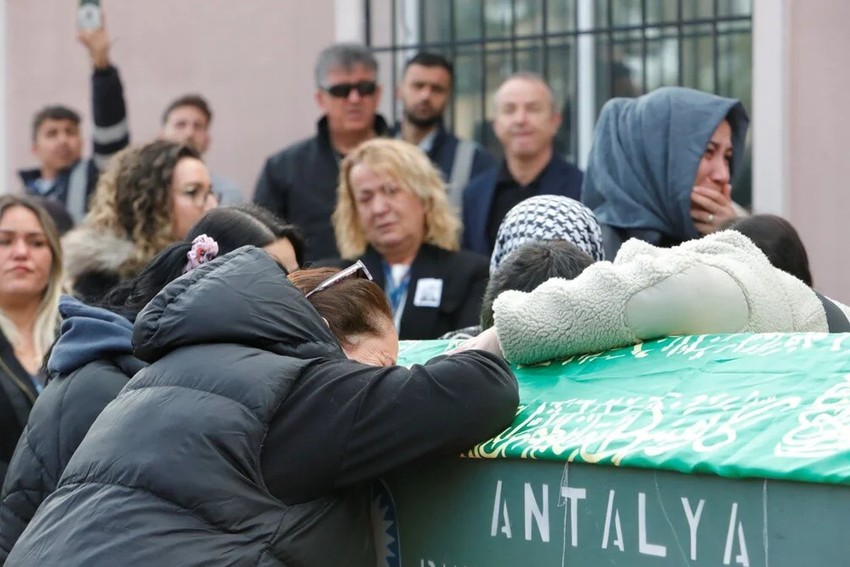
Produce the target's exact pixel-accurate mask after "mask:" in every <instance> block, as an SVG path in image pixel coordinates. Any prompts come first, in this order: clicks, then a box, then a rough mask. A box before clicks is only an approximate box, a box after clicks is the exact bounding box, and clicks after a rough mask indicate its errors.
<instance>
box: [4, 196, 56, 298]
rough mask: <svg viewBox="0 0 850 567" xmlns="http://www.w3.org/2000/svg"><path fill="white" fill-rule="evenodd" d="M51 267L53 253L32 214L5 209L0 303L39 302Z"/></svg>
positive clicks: (14, 207)
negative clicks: (16, 301)
mask: <svg viewBox="0 0 850 567" xmlns="http://www.w3.org/2000/svg"><path fill="white" fill-rule="evenodd" d="M52 265H53V251H52V250H51V249H50V244H49V242H48V240H47V235H46V234H45V233H44V229H43V228H42V226H41V223H40V222H39V220H38V217H37V216H36V215H35V213H33V212H32V211H31V210H29V209H28V208H26V207H20V206H13V207H9V208H8V209H6V212H4V213H3V217H2V218H0V300H2V301H6V300H9V299H15V300H20V299H23V298H32V299H34V300H36V301H39V300H41V297H42V296H43V295H44V291H45V290H46V289H47V284H48V282H49V281H50V268H51V267H52Z"/></svg>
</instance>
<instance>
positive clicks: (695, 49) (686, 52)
mask: <svg viewBox="0 0 850 567" xmlns="http://www.w3.org/2000/svg"><path fill="white" fill-rule="evenodd" d="M682 57H683V59H682V69H683V71H684V75H685V76H684V77H682V84H683V85H684V86H686V87H692V88H695V89H700V90H703V91H708V92H714V64H713V58H714V47H713V43H712V40H711V26H710V25H705V24H700V25H690V26H685V27H684V29H683V37H682Z"/></svg>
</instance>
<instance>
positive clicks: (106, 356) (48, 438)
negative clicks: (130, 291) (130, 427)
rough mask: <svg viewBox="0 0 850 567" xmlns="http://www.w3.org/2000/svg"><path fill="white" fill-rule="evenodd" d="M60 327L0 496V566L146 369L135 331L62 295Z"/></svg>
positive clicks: (124, 322)
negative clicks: (96, 426) (104, 415)
mask: <svg viewBox="0 0 850 567" xmlns="http://www.w3.org/2000/svg"><path fill="white" fill-rule="evenodd" d="M59 312H60V313H61V315H62V319H63V321H62V329H61V334H60V337H59V339H58V340H57V342H56V344H55V345H54V346H53V349H52V351H51V353H50V359H49V362H48V365H47V369H48V372H49V374H50V376H51V380H50V382H48V384H47V387H46V388H45V389H44V391H43V392H42V394H41V395H40V396H39V398H38V401H37V403H36V404H35V406H34V407H33V410H32V412H31V413H30V418H29V423H28V424H27V427H26V429H24V433H23V435H22V436H21V439H20V440H19V442H18V447H17V449H16V450H15V456H14V458H13V460H12V464H11V466H10V467H9V472H8V474H7V476H6V482H5V483H4V484H3V490H2V497H0V565H2V564H3V562H4V561H5V560H6V556H7V555H8V553H9V551H10V550H11V549H12V547H13V546H14V545H15V542H16V541H17V540H18V538H19V537H20V536H21V533H23V531H24V529H25V528H26V527H27V524H28V523H29V521H30V520H31V519H32V517H33V515H34V514H35V511H36V510H37V509H38V507H39V506H40V505H41V503H42V502H43V501H44V499H45V498H47V496H48V495H50V494H51V493H52V492H53V491H54V490H56V485H57V483H58V482H59V478H60V477H61V476H62V473H63V472H64V470H65V467H66V466H67V464H68V461H69V460H70V459H71V455H73V454H74V451H75V450H76V449H77V447H78V446H79V445H80V442H81V441H82V440H83V437H85V435H86V433H87V432H88V430H89V428H90V427H91V424H92V423H94V420H95V419H96V418H97V416H98V415H100V412H101V411H103V408H105V407H106V405H107V404H108V403H109V402H111V401H112V400H114V399H115V397H116V396H117V395H118V392H120V391H121V388H123V387H124V386H125V385H126V384H127V381H128V380H129V379H130V378H131V377H132V376H133V375H134V374H135V373H136V372H138V371H139V370H140V369H141V368H143V367H144V363H143V362H142V361H141V360H139V359H137V358H135V357H134V356H133V355H132V352H133V345H132V343H131V338H132V331H133V326H132V325H131V324H130V322H129V321H128V320H127V319H125V318H123V317H120V316H118V315H116V314H114V313H111V312H109V311H107V310H105V309H98V308H95V307H89V306H87V305H85V304H84V303H81V302H79V301H77V300H76V299H74V298H72V297H69V296H63V297H62V299H61V300H60V302H59Z"/></svg>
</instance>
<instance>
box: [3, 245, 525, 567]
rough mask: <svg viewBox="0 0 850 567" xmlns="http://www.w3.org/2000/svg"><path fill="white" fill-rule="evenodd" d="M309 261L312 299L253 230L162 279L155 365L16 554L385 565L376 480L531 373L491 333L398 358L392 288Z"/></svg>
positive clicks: (478, 432) (497, 411) (153, 342)
mask: <svg viewBox="0 0 850 567" xmlns="http://www.w3.org/2000/svg"><path fill="white" fill-rule="evenodd" d="M331 273H333V272H332V270H331V271H330V272H329V273H328V274H327V275H329V274H331ZM320 275H322V276H323V277H324V276H325V275H326V273H321V274H320ZM309 277H310V274H309V273H307V276H306V279H304V278H302V279H300V280H299V282H298V285H299V286H301V287H302V289H304V290H306V289H312V290H313V293H312V294H311V296H310V300H309V301H308V300H306V299H305V297H304V295H303V294H302V292H301V291H299V289H298V288H296V287H294V286H293V285H292V284H291V283H290V282H289V281H287V279H286V277H285V273H284V271H283V270H282V269H281V268H280V266H279V265H278V264H276V263H275V262H274V261H273V260H272V259H271V257H270V256H268V255H267V254H266V253H264V252H262V251H260V250H257V249H255V248H250V247H249V248H243V249H240V250H238V251H236V252H234V253H231V254H228V255H227V256H224V257H222V258H218V259H216V260H214V261H212V262H210V263H208V264H205V265H203V266H201V267H199V268H197V269H196V270H194V271H192V272H191V273H190V274H188V275H187V276H185V277H183V278H180V279H178V280H176V281H174V282H172V283H171V284H169V285H168V286H167V287H166V288H165V289H164V290H163V291H162V292H161V293H160V294H159V295H157V297H155V298H154V300H153V301H152V302H151V303H150V304H149V305H148V307H147V308H145V310H144V311H143V312H142V313H141V314H140V315H139V317H138V319H137V320H136V324H135V327H134V330H133V343H134V345H135V349H136V351H135V352H136V355H137V356H138V357H139V358H140V359H142V360H144V361H146V362H148V363H149V364H150V365H149V366H148V367H147V368H145V369H144V370H142V371H140V372H139V373H138V374H137V375H136V376H135V377H134V378H133V379H132V380H131V381H130V382H129V383H128V385H127V386H126V387H125V388H124V390H123V391H122V392H121V394H120V395H119V396H118V398H117V399H116V400H115V401H114V402H112V403H111V404H110V405H109V406H108V407H107V408H106V409H105V410H104V412H103V413H102V414H101V415H100V417H98V419H97V421H96V422H95V424H94V425H93V426H92V428H91V430H90V431H89V434H88V435H87V437H86V438H85V440H84V441H83V443H82V444H81V445H80V447H79V449H78V450H77V452H76V454H75V455H74V457H73V458H72V459H71V462H70V463H69V464H68V467H67V469H66V470H65V474H64V475H63V477H62V480H61V482H60V485H59V488H58V489H57V491H56V492H54V493H53V494H52V495H51V496H50V497H49V498H48V499H47V500H46V501H45V503H44V504H43V505H42V507H41V508H40V509H39V511H38V512H37V513H36V515H35V517H34V518H33V521H32V522H31V523H30V525H29V527H28V528H27V530H26V531H25V532H24V534H23V535H22V537H21V539H20V540H19V541H18V544H17V545H16V546H15V548H14V549H13V550H12V553H11V554H10V555H9V559H8V561H7V565H10V566H17V565H55V564H59V563H61V564H69V565H87V566H97V565H116V564H122V565H182V566H191V565H198V566H201V565H309V566H313V567H321V566H326V565H327V566H331V565H334V566H336V565H352V566H361V565H362V566H365V565H374V562H375V552H374V544H373V542H372V535H371V528H370V521H369V499H368V481H370V480H372V479H374V478H376V477H378V476H380V475H382V474H384V473H386V472H388V471H390V470H393V469H395V468H397V467H399V466H401V465H404V464H407V463H410V462H413V461H416V460H418V459H420V458H422V457H425V456H433V455H438V454H453V453H454V454H456V453H459V452H461V451H463V450H465V449H467V448H469V447H470V446H472V445H473V444H475V443H476V442H478V441H481V440H483V439H486V438H487V437H489V436H492V435H494V434H496V433H498V432H499V431H500V430H501V429H502V428H504V427H505V426H507V425H508V424H509V423H510V422H511V420H512V419H513V417H514V415H515V411H516V408H517V403H518V392H517V384H516V379H515V378H514V376H513V374H512V373H511V371H510V369H509V367H508V366H507V365H506V364H505V363H504V361H503V360H501V359H500V358H497V357H495V356H493V355H490V354H488V353H484V352H480V351H467V352H463V353H458V354H455V355H451V356H445V357H439V358H437V359H434V360H432V361H430V362H429V363H427V364H425V365H417V366H413V367H412V368H409V369H408V368H404V367H399V366H395V365H394V362H395V357H396V355H397V342H396V341H395V337H396V335H395V331H394V329H393V326H392V320H391V318H390V316H389V306H388V304H387V302H386V298H385V296H384V294H383V292H382V291H381V289H380V288H379V287H378V286H377V285H375V284H374V283H372V282H370V281H368V280H366V279H360V278H355V277H347V278H342V279H336V280H335V279H334V278H333V277H331V278H330V279H328V280H326V281H324V283H322V284H319V278H314V279H313V281H312V282H310V281H308V280H309ZM322 297H325V298H327V299H328V301H327V302H326V304H325V305H324V306H323V307H322V310H324V311H322V310H320V312H322V314H323V315H324V316H325V318H326V319H327V321H325V320H323V319H322V317H321V316H320V315H319V312H317V310H316V308H314V306H313V305H311V302H312V303H313V304H314V305H317V304H319V303H320V301H319V300H320V299H321V298H322ZM334 306H335V307H336V311H334V310H333V309H332V308H333V307H334ZM334 332H336V333H339V334H338V335H337V336H335V335H334ZM359 360H364V361H366V362H367V363H363V362H359ZM377 364H382V365H384V366H377Z"/></svg>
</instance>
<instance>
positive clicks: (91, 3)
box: [77, 0, 103, 31]
mask: <svg viewBox="0 0 850 567" xmlns="http://www.w3.org/2000/svg"><path fill="white" fill-rule="evenodd" d="M101 26H103V18H102V17H101V11H100V0H80V7H79V8H78V9H77V28H78V29H80V30H81V31H82V30H96V29H100V27H101Z"/></svg>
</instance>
